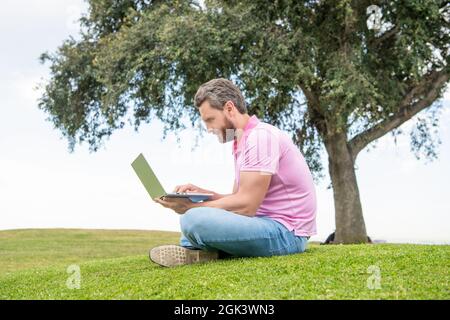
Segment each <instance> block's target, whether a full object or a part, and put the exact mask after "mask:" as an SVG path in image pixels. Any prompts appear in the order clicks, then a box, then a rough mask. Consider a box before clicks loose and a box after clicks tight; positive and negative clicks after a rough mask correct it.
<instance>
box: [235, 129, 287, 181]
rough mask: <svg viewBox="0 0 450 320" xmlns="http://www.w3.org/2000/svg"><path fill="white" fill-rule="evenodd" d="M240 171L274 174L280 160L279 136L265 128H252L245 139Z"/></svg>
mask: <svg viewBox="0 0 450 320" xmlns="http://www.w3.org/2000/svg"><path fill="white" fill-rule="evenodd" d="M243 152H244V154H243V161H242V166H241V169H240V171H261V172H265V173H270V174H275V173H277V172H278V166H279V162H280V142H279V137H277V136H276V135H275V134H273V133H272V132H270V131H269V130H267V129H253V130H252V131H251V133H250V134H249V136H248V137H247V138H246V140H245V144H244V150H243Z"/></svg>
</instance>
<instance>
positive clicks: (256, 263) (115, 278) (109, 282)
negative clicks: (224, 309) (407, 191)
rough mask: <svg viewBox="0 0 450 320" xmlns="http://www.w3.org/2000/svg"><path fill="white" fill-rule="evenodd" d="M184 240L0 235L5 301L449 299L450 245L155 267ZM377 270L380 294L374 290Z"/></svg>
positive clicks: (0, 295)
mask: <svg viewBox="0 0 450 320" xmlns="http://www.w3.org/2000/svg"><path fill="white" fill-rule="evenodd" d="M178 238H179V233H176V232H162V231H125V230H123V231H122V230H66V229H53V230H45V229H37V230H14V231H0V299H449V298H450V290H449V288H450V286H449V270H450V268H449V267H450V264H449V261H450V246H448V245H447V246H437V245H399V244H377V245H347V246H320V245H318V244H311V245H310V246H309V248H308V250H307V251H306V252H305V253H303V254H296V255H290V256H282V257H270V258H239V259H230V260H220V261H215V262H211V263H207V264H198V265H190V266H182V267H177V268H162V267H159V266H157V265H155V264H153V263H152V262H150V261H149V259H148V255H147V254H148V249H149V248H151V247H153V246H156V245H160V244H170V243H172V244H176V243H178ZM72 264H76V265H78V266H79V268H80V288H79V289H69V288H68V287H67V285H66V281H67V279H68V278H69V277H70V276H71V274H69V273H67V267H68V266H69V265H72ZM374 270H375V271H374ZM377 270H379V276H380V278H379V288H378V289H376V288H375V289H370V288H369V287H370V286H368V284H369V285H370V284H371V283H374V282H373V280H374V279H375V277H377V272H378V271H377ZM372 288H373V286H372Z"/></svg>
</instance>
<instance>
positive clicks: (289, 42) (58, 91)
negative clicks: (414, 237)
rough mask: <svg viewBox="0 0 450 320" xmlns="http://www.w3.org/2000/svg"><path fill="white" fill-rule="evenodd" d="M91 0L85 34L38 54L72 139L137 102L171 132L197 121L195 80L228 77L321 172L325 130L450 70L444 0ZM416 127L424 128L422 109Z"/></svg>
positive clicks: (396, 102)
mask: <svg viewBox="0 0 450 320" xmlns="http://www.w3.org/2000/svg"><path fill="white" fill-rule="evenodd" d="M89 4H90V11H89V13H88V15H87V16H86V17H84V18H83V19H82V20H81V26H82V30H83V37H82V38H81V40H79V41H75V40H73V39H70V40H68V41H66V42H64V44H63V45H62V46H61V47H60V48H59V49H58V51H57V52H56V53H54V54H43V55H42V57H41V59H42V61H43V62H50V64H51V79H50V81H49V82H48V83H47V84H46V87H45V93H44V95H43V96H42V97H41V100H40V104H39V106H40V108H41V109H42V110H44V111H45V112H46V113H48V114H49V120H50V121H52V122H53V123H54V124H55V127H56V128H58V129H59V130H61V132H62V133H63V135H64V136H65V137H67V138H68V140H69V142H70V149H71V150H73V148H74V145H75V144H76V143H77V142H82V141H84V140H87V141H88V143H89V145H90V147H91V150H94V151H95V150H97V148H98V147H99V145H100V144H101V142H102V140H103V139H104V138H105V137H108V136H109V135H111V133H112V132H113V131H114V130H116V129H119V128H122V127H123V126H124V124H125V120H126V119H125V117H126V116H127V112H128V111H129V110H131V111H132V112H130V113H131V116H130V117H129V118H128V121H129V123H130V124H134V127H135V129H136V130H138V127H139V126H140V124H141V122H146V123H149V122H150V121H151V120H152V119H153V118H155V117H157V118H159V119H161V120H162V121H163V122H164V123H165V124H166V127H165V132H164V133H166V132H167V131H168V130H179V129H182V128H184V127H185V125H184V124H183V123H182V122H181V120H180V119H182V117H183V116H188V117H189V119H190V120H191V122H192V124H194V122H195V121H196V120H197V119H198V112H197V111H196V109H195V108H194V107H193V102H192V99H193V96H194V94H195V92H196V90H197V88H198V86H199V85H200V84H202V83H204V82H206V81H207V80H209V79H212V78H216V77H226V78H230V79H232V80H234V81H235V82H236V83H237V84H238V85H239V86H240V88H241V89H242V90H243V92H244V95H245V97H246V99H247V102H248V105H249V112H250V113H251V114H257V115H258V116H259V117H261V118H262V119H263V120H265V121H269V122H271V123H273V124H274V125H277V126H280V127H281V128H283V129H285V130H287V131H289V132H291V133H292V136H293V137H294V141H295V142H296V143H297V144H298V146H299V147H300V148H301V149H302V151H303V153H304V154H305V155H306V158H307V160H308V163H309V164H310V167H311V169H312V170H313V171H315V172H316V173H320V171H321V170H322V166H321V164H320V153H321V152H322V150H323V149H322V142H323V139H324V137H326V136H327V135H333V134H335V133H339V132H344V133H346V134H347V136H348V137H349V138H351V137H353V136H355V135H357V134H359V133H361V132H364V131H365V130H367V129H369V128H371V127H373V126H374V125H376V124H378V123H380V122H382V121H383V120H386V119H388V118H389V117H391V116H392V115H393V114H395V113H396V112H398V110H399V108H400V107H401V106H400V105H401V102H402V99H404V97H405V95H407V94H408V92H410V91H411V90H412V89H413V88H414V87H415V86H417V85H418V84H419V83H420V81H421V79H423V78H424V76H425V75H426V74H429V73H430V72H433V71H436V70H445V71H446V72H447V73H448V72H449V71H448V70H449V55H448V53H449V43H450V32H449V30H450V28H449V20H448V16H449V15H450V12H449V11H450V7H449V5H448V4H447V3H446V1H443V0H438V1H436V0H426V1H423V0H396V1H381V0H380V1H369V0H359V1H351V0H329V1H313V0H310V1H294V0H292V1H289V0H278V1H269V2H268V1H260V0H258V1H221V0H209V1H205V7H204V8H201V7H200V6H199V4H198V2H197V1H181V0H179V1H150V2H148V1H138V0H134V1H131V0H120V1H119V0H102V1H89ZM372 4H376V5H378V6H379V7H380V8H381V10H382V28H381V29H380V30H372V29H369V28H368V25H367V19H368V15H367V12H366V10H367V7H368V6H369V5H372ZM443 89H444V88H443V87H441V88H439V91H440V92H439V94H438V95H437V98H438V97H440V96H441V95H442V91H443ZM308 92H309V93H310V94H311V96H312V97H316V100H314V99H312V98H311V97H308V94H307V93H308ZM305 96H306V99H305ZM414 98H415V100H414V101H416V100H417V99H419V100H420V99H421V98H423V92H422V94H421V95H418V96H417V97H414ZM434 100H435V99H434ZM305 102H306V104H305ZM431 103H432V101H431ZM431 103H430V105H431ZM417 129H418V130H422V131H423V130H425V131H424V132H426V130H427V128H426V127H424V126H423V125H422V124H421V122H420V121H419V122H418V127H417ZM425 135H426V134H425ZM428 137H430V135H428ZM422 142H423V145H428V147H422V148H419V149H418V150H427V148H428V149H430V148H431V149H434V147H435V145H436V144H435V141H433V139H431V140H429V139H424V140H422ZM422 142H421V143H422ZM416 145H417V143H416ZM431 149H430V150H431ZM426 152H427V153H428V154H429V155H432V154H433V153H432V152H431V153H430V152H428V151H426Z"/></svg>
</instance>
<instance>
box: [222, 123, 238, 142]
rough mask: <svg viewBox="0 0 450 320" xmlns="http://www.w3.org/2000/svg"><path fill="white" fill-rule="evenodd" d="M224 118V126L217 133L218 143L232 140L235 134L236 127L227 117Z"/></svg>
mask: <svg viewBox="0 0 450 320" xmlns="http://www.w3.org/2000/svg"><path fill="white" fill-rule="evenodd" d="M224 120H225V127H224V128H222V130H220V135H219V141H220V143H227V142H230V141H233V139H234V137H235V134H236V128H235V126H234V125H233V123H231V121H230V120H228V119H227V118H225V119H224Z"/></svg>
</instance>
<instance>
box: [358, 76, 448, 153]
mask: <svg viewBox="0 0 450 320" xmlns="http://www.w3.org/2000/svg"><path fill="white" fill-rule="evenodd" d="M449 78H450V74H449V73H448V71H446V70H445V69H444V70H441V71H436V70H435V71H432V72H430V73H429V74H428V75H426V76H424V78H423V80H422V81H421V82H419V84H417V85H416V86H415V87H413V88H412V89H411V90H410V91H409V92H408V94H407V95H406V96H405V97H404V98H403V99H402V100H401V101H400V106H399V110H398V111H397V112H396V113H395V114H393V115H392V116H390V117H389V118H387V119H385V120H383V121H382V122H380V123H378V124H376V125H375V126H373V127H372V128H370V129H368V130H366V131H364V132H362V133H360V134H358V135H357V136H356V137H354V138H353V139H351V140H350V142H349V146H350V149H351V152H352V156H353V160H355V159H356V156H357V155H358V153H359V152H360V151H361V150H362V149H364V148H365V147H366V146H367V145H368V144H369V143H371V142H372V141H374V140H376V139H378V138H380V137H382V136H384V135H385V134H386V133H388V132H390V131H391V130H393V129H395V128H397V127H399V126H400V125H402V124H403V123H404V122H406V121H408V120H409V119H411V118H412V117H413V116H414V115H416V114H417V113H419V112H420V111H422V110H423V109H425V108H427V107H428V106H430V105H431V104H432V103H433V101H435V100H436V98H437V97H438V95H439V92H440V89H441V88H442V87H443V86H444V85H445V84H446V82H447V81H448V80H449ZM420 96H424V97H423V98H421V99H420V100H418V101H415V100H416V99H419V98H420Z"/></svg>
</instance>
